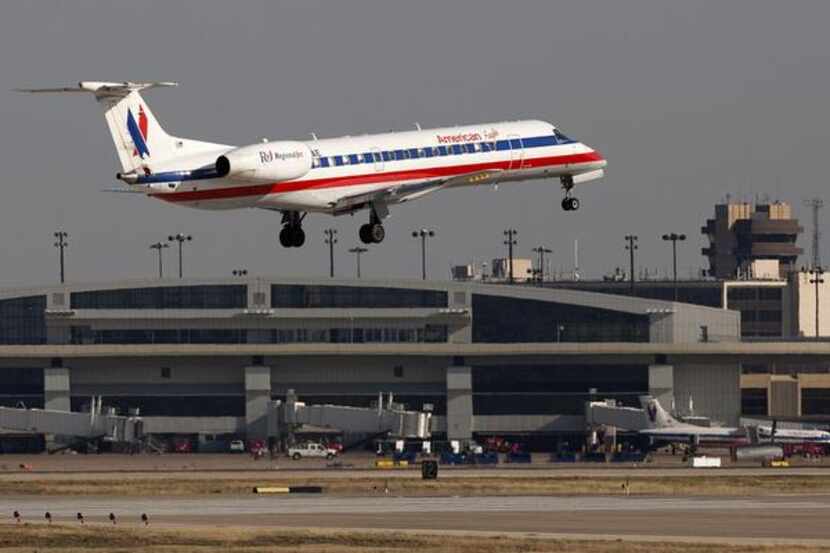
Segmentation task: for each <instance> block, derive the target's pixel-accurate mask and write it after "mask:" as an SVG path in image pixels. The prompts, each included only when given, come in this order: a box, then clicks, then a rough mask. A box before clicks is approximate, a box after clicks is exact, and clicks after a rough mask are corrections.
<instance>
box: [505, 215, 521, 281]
mask: <svg viewBox="0 0 830 553" xmlns="http://www.w3.org/2000/svg"><path fill="white" fill-rule="evenodd" d="M517 234H519V232H518V231H517V230H516V229H512V228H509V229H507V230H505V231H504V236H505V241H504V245H505V246H507V262H508V263H509V264H510V265H509V266H508V269H509V271H508V278H509V281H510V284H513V282H514V280H513V246H515V245H516V244H518V243H519V242H518V240H516V235H517Z"/></svg>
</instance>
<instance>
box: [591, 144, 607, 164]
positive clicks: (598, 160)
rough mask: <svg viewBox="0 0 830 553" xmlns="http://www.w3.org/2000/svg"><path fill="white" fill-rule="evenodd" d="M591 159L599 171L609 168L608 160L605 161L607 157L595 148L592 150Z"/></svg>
mask: <svg viewBox="0 0 830 553" xmlns="http://www.w3.org/2000/svg"><path fill="white" fill-rule="evenodd" d="M591 158H592V159H591V160H592V161H593V163H594V165H595V166H596V168H597V169H604V168H605V167H607V166H608V160H607V159H605V156H603V155H602V154H601V153H599V152H598V151H597V150H595V149H593V148H591Z"/></svg>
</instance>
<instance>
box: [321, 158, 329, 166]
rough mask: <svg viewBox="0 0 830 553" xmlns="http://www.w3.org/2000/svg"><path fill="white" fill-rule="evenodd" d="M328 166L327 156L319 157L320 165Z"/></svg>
mask: <svg viewBox="0 0 830 553" xmlns="http://www.w3.org/2000/svg"><path fill="white" fill-rule="evenodd" d="M328 166H329V158H327V157H321V158H320V167H328Z"/></svg>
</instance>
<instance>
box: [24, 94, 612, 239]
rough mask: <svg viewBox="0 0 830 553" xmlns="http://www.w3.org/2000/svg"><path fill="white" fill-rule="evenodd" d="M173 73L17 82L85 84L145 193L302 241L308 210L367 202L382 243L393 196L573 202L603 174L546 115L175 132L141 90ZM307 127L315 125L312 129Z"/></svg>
mask: <svg viewBox="0 0 830 553" xmlns="http://www.w3.org/2000/svg"><path fill="white" fill-rule="evenodd" d="M162 86H176V83H168V82H147V83H134V82H123V83H119V82H93V81H84V82H81V83H79V84H78V86H77V87H65V88H31V89H20V90H21V91H23V92H89V93H92V94H94V96H95V99H96V100H97V101H98V102H99V103H100V104H101V105H102V106H103V108H104V112H105V116H106V119H107V124H108V125H109V129H110V132H111V134H112V138H113V141H114V142H115V148H116V151H117V152H118V159H119V161H120V163H121V168H122V171H121V172H119V173H118V174H117V178H118V179H120V180H122V181H124V182H125V183H127V184H128V185H130V186H132V187H136V188H138V189H139V190H141V191H144V192H146V193H147V195H148V196H151V197H153V198H157V199H161V200H164V201H167V202H171V203H176V204H180V205H185V206H188V207H194V208H200V209H235V208H250V207H256V208H262V209H269V210H274V211H279V212H281V213H282V223H283V230H282V232H280V235H279V238H280V243H281V244H282V245H283V246H285V247H299V246H302V245H303V243H304V242H305V233H304V232H303V230H302V221H303V218H304V217H305V215H306V213H327V214H330V215H343V214H347V213H354V212H355V211H358V210H362V209H368V210H369V222H368V223H367V224H365V225H363V226H362V227H361V228H360V238H361V240H362V241H363V242H364V243H367V244H368V243H379V242H381V241H383V238H384V236H385V234H386V233H385V230H384V228H383V225H382V222H383V219H384V218H386V216H387V215H388V213H389V211H388V206H389V205H392V204H398V203H403V202H406V201H409V200H413V199H415V198H419V197H421V196H424V195H425V194H428V193H430V192H434V191H436V190H440V189H443V188H450V187H456V186H482V185H486V184H495V183H503V182H510V181H520V180H527V179H544V178H558V179H559V181H560V183H561V186H562V188H563V190H564V192H565V197H564V199H563V200H562V208H563V209H565V210H566V211H572V210H576V209H578V208H579V200H577V199H576V198H575V197H573V196H572V195H571V190H572V189H573V187H574V185H576V184H580V183H584V182H587V181H590V180H594V179H598V178H601V177H602V176H603V175H604V168H605V166H606V165H607V162H606V160H605V159H604V158H603V157H602V156H601V155H600V154H599V153H598V152H597V151H595V150H593V149H591V148H590V147H588V146H586V145H585V144H583V143H580V142H577V141H575V140H572V139H571V138H568V137H567V136H565V135H564V134H562V133H561V132H560V131H559V130H558V129H557V128H556V127H555V126H553V125H552V124H550V123H546V122H544V121H515V122H503V123H484V124H480V125H469V126H461V127H447V128H438V129H430V130H421V129H420V128H418V130H414V131H408V132H390V133H384V134H375V135H362V136H347V137H342V138H327V139H323V138H320V139H318V138H316V136H315V137H314V138H313V139H312V140H305V141H295V140H281V141H274V142H267V141H265V142H262V143H258V144H252V145H249V146H242V147H236V146H228V145H224V144H214V143H210V142H200V141H197V140H190V139H185V138H177V137H174V136H170V135H169V134H167V133H166V132H165V130H164V129H163V128H162V127H161V125H160V124H159V122H158V121H157V120H156V118H155V117H154V116H153V113H152V111H150V108H149V107H148V106H147V104H146V103H145V101H144V99H143V98H142V97H141V95H140V94H139V91H141V90H144V89H148V88H153V87H162ZM312 136H314V135H312Z"/></svg>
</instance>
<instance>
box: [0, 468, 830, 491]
mask: <svg viewBox="0 0 830 553" xmlns="http://www.w3.org/2000/svg"><path fill="white" fill-rule="evenodd" d="M626 482H628V483H629V484H630V486H629V490H630V493H631V494H632V495H750V496H753V495H754V496H757V495H764V494H825V493H830V475H827V476H822V475H819V476H805V475H792V476H789V475H787V474H785V473H771V474H770V475H768V476H732V475H729V474H724V475H712V476H676V477H675V476H661V477H648V476H632V477H631V478H627V477H623V476H620V477H608V476H598V477H546V478H521V479H516V478H509V477H489V478H488V477H476V478H464V477H452V478H440V477H439V479H438V480H421V479H420V475H419V474H412V476H411V478H392V479H387V478H384V477H383V476H377V475H367V476H366V477H355V478H344V479H332V480H326V481H319V480H314V479H311V478H290V477H282V478H277V477H274V478H267V479H263V478H257V479H253V478H239V477H236V478H235V477H232V476H229V477H227V478H210V479H207V478H206V479H190V478H188V479H181V478H179V479H177V478H176V477H175V475H171V477H170V478H166V479H145V480H142V479H117V478H112V479H78V478H66V479H61V478H50V479H43V480H37V479H35V480H26V481H21V480H0V496H2V495H117V496H188V495H211V494H248V493H252V489H253V487H254V486H278V487H281V486H300V485H320V484H322V485H323V486H324V487H325V492H326V493H328V494H340V495H377V494H381V493H385V490H387V489H388V491H389V493H391V494H397V495H412V496H418V495H609V494H620V493H623V485H624V484H625V483H626Z"/></svg>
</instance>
